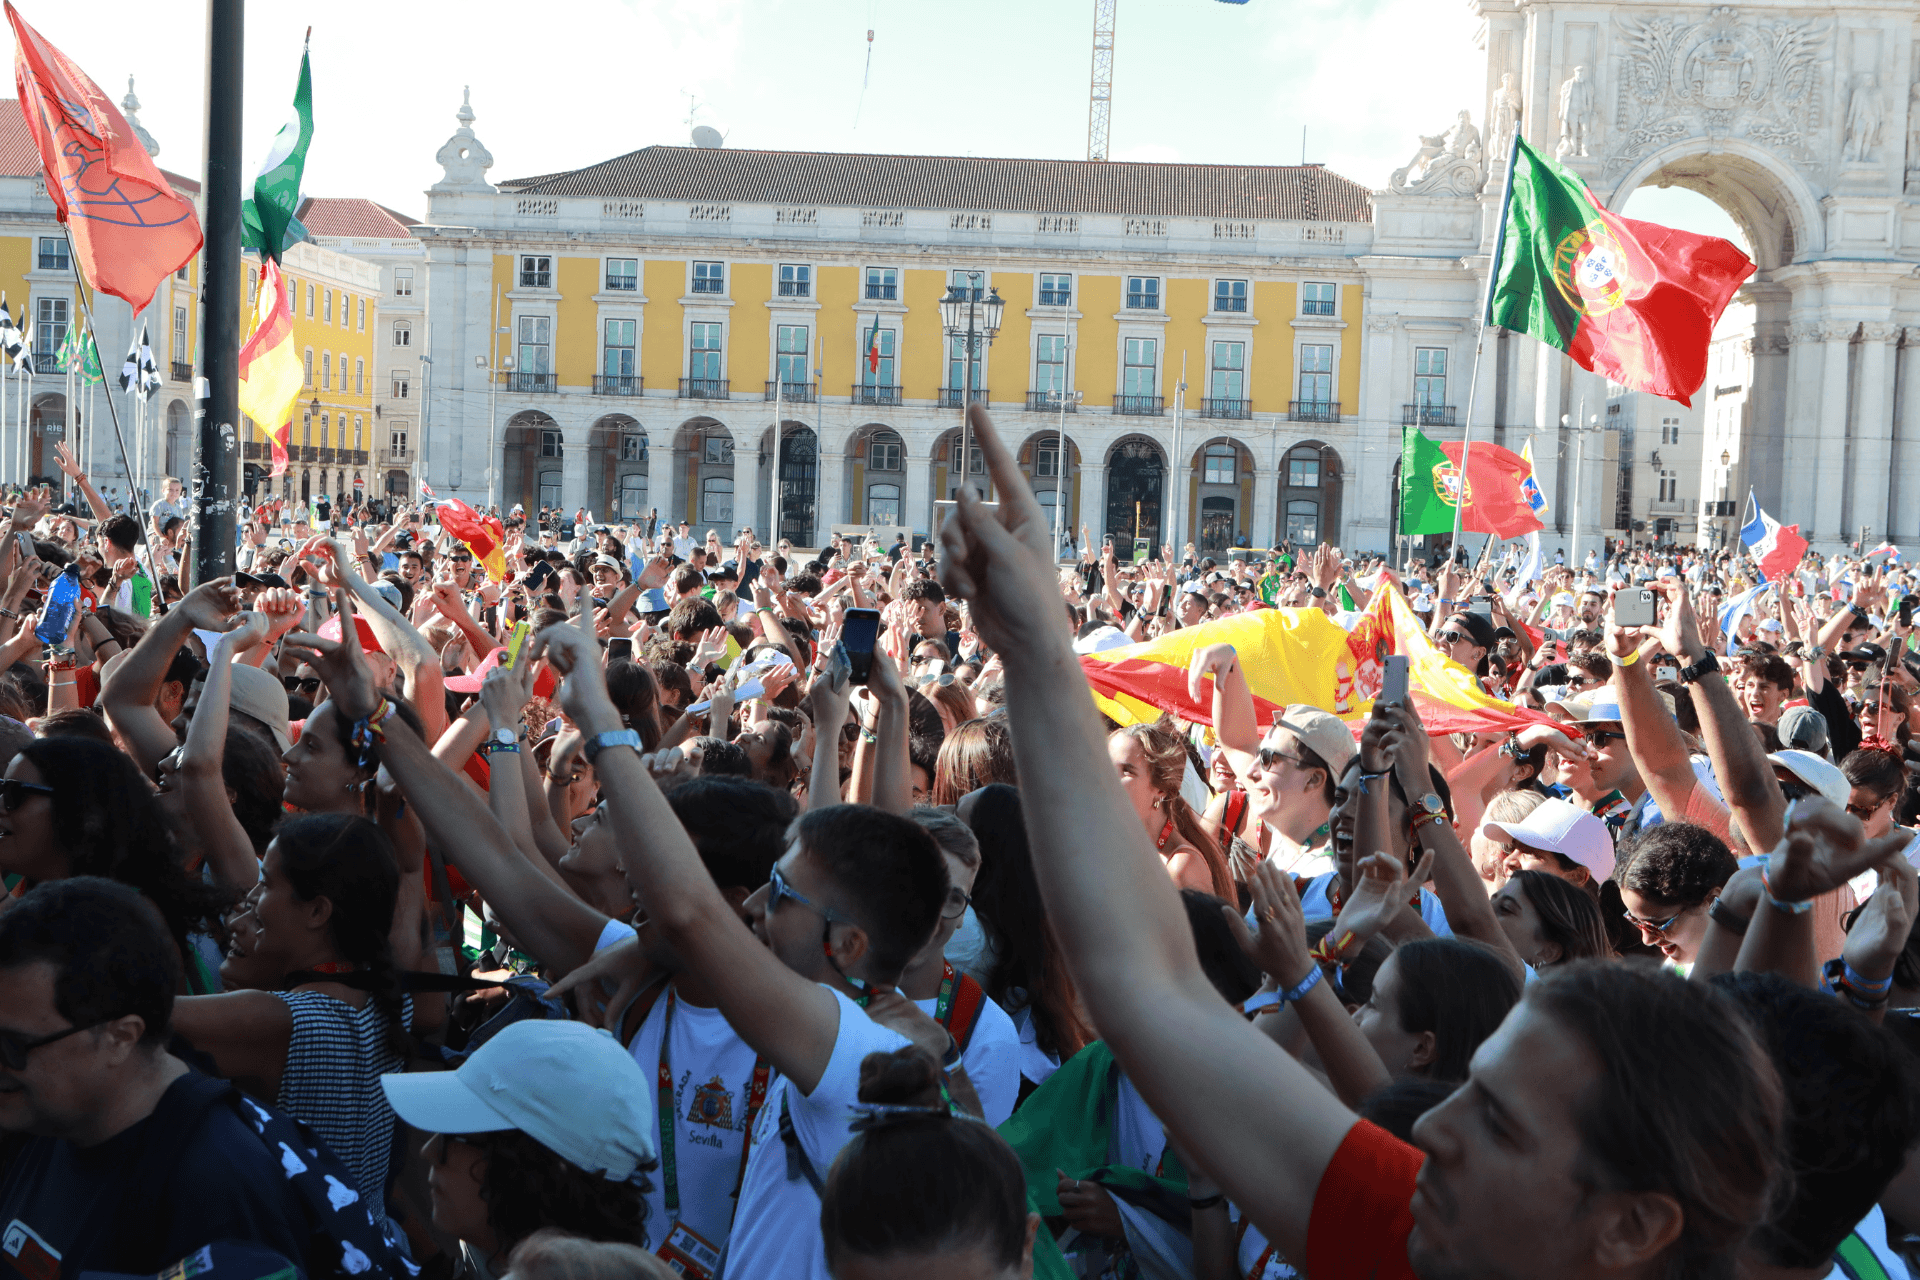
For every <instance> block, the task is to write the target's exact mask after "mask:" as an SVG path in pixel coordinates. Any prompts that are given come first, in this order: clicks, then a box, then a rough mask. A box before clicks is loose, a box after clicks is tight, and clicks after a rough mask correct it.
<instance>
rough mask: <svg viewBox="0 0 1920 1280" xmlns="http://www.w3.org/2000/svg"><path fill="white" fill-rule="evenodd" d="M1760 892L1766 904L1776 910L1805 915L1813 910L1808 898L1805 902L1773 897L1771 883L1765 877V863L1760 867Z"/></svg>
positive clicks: (1810, 900) (1811, 902)
mask: <svg viewBox="0 0 1920 1280" xmlns="http://www.w3.org/2000/svg"><path fill="white" fill-rule="evenodd" d="M1760 892H1761V894H1763V895H1764V896H1765V897H1766V900H1767V905H1768V906H1770V907H1772V908H1773V909H1774V910H1776V911H1784V912H1786V913H1787V914H1788V915H1795V916H1798V915H1805V914H1806V913H1807V912H1809V911H1811V910H1813V901H1812V899H1808V900H1807V901H1805V902H1783V901H1781V900H1780V899H1779V898H1776V897H1774V896H1773V885H1772V883H1771V882H1769V881H1768V879H1767V868H1766V865H1765V864H1762V865H1761V867H1760Z"/></svg>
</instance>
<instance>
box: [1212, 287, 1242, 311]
mask: <svg viewBox="0 0 1920 1280" xmlns="http://www.w3.org/2000/svg"><path fill="white" fill-rule="evenodd" d="M1213 309H1214V310H1215V311H1245V310H1246V309H1247V282H1246V281H1245V280H1215V281H1214V282H1213Z"/></svg>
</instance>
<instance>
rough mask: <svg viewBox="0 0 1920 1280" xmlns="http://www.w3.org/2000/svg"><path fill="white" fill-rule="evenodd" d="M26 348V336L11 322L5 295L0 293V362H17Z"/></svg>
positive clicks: (11, 316) (11, 318) (11, 317)
mask: <svg viewBox="0 0 1920 1280" xmlns="http://www.w3.org/2000/svg"><path fill="white" fill-rule="evenodd" d="M25 348H26V335H25V334H23V333H22V332H21V331H20V327H19V326H18V325H16V324H14V322H13V313H12V312H11V311H8V310H7V295H6V294H5V293H0V360H17V359H18V358H19V357H20V355H21V354H22V352H23V351H24V350H25Z"/></svg>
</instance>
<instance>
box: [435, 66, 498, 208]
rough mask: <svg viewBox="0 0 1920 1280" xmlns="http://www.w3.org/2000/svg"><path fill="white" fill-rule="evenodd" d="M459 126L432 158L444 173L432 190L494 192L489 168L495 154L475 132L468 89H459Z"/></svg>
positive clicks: (455, 116) (456, 114)
mask: <svg viewBox="0 0 1920 1280" xmlns="http://www.w3.org/2000/svg"><path fill="white" fill-rule="evenodd" d="M453 118H454V119H456V120H458V121H459V122H460V127H459V128H458V129H455V130H454V131H453V136H452V137H451V138H448V139H447V140H446V141H445V142H444V143H442V144H441V146H440V150H439V151H438V152H437V153H436V154H435V155H434V157H433V161H434V163H435V164H437V165H439V166H440V167H441V168H442V169H443V170H445V173H444V174H443V175H442V176H441V179H440V181H438V182H436V183H434V184H433V186H432V187H431V188H430V190H433V191H491V190H493V187H492V186H491V185H490V184H489V183H488V182H487V170H488V169H490V168H492V167H493V153H492V152H491V151H488V150H487V149H486V148H485V147H483V146H481V145H480V139H479V138H477V137H475V136H474V133H473V121H474V114H473V103H472V101H471V99H470V98H469V96H468V93H467V91H466V90H465V89H462V90H461V91H460V110H458V111H456V112H455V113H454V117H453Z"/></svg>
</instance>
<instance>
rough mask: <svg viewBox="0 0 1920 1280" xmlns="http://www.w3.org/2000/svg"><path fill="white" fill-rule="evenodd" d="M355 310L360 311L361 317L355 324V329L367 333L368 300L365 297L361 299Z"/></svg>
mask: <svg viewBox="0 0 1920 1280" xmlns="http://www.w3.org/2000/svg"><path fill="white" fill-rule="evenodd" d="M355 310H357V311H358V312H359V313H360V319H359V321H358V323H357V324H356V325H355V329H356V331H357V332H360V333H365V332H366V331H367V300H366V299H365V298H362V299H360V305H359V306H358V307H356V308H355Z"/></svg>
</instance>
